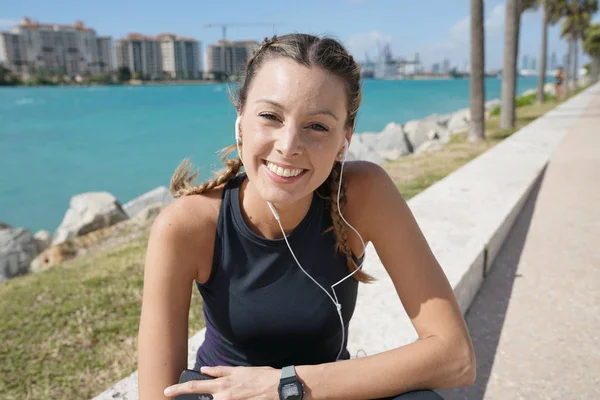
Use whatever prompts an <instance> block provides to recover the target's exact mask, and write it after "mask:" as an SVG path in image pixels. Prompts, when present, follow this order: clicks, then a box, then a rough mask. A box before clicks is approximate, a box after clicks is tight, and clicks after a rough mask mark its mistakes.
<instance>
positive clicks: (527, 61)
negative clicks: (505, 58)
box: [521, 54, 529, 69]
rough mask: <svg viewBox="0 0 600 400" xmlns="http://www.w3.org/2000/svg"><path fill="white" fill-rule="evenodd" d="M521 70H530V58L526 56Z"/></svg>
mask: <svg viewBox="0 0 600 400" xmlns="http://www.w3.org/2000/svg"><path fill="white" fill-rule="evenodd" d="M521 69H529V56H528V55H527V54H525V55H524V56H523V61H522V62H521Z"/></svg>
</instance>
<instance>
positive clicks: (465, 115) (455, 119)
mask: <svg viewBox="0 0 600 400" xmlns="http://www.w3.org/2000/svg"><path fill="white" fill-rule="evenodd" d="M470 121H471V111H470V110H469V109H468V108H463V109H462V110H459V111H457V112H455V113H454V114H452V117H451V118H450V121H448V130H449V131H450V133H451V134H454V133H459V132H466V131H468V130H469V122H470Z"/></svg>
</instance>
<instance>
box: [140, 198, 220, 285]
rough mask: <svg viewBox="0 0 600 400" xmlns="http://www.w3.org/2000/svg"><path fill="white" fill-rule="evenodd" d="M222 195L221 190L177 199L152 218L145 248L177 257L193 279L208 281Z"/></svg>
mask: <svg viewBox="0 0 600 400" xmlns="http://www.w3.org/2000/svg"><path fill="white" fill-rule="evenodd" d="M222 193H223V188H222V187H221V188H216V189H213V190H211V191H208V192H205V193H202V194H198V195H191V196H184V197H180V198H177V199H176V200H175V201H174V202H173V203H171V204H170V205H169V206H167V207H166V208H165V209H164V210H163V211H162V212H161V213H160V214H159V215H158V217H157V218H156V219H155V221H154V223H153V225H152V230H151V233H150V240H149V245H148V246H149V247H150V246H153V247H155V248H157V249H158V250H160V251H164V252H167V253H174V254H177V259H178V263H179V264H180V266H182V267H183V266H188V268H189V269H190V271H189V273H190V274H193V277H194V279H196V280H201V281H205V280H207V279H208V276H209V275H210V269H211V266H212V263H211V261H212V251H213V247H214V240H215V232H216V225H217V219H218V215H219V207H220V205H221V195H222ZM204 278H206V279H204Z"/></svg>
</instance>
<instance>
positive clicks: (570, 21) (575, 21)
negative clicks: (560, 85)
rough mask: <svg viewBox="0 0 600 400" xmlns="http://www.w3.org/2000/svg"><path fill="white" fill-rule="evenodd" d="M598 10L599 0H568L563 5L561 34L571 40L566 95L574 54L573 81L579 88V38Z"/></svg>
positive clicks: (566, 70)
mask: <svg viewBox="0 0 600 400" xmlns="http://www.w3.org/2000/svg"><path fill="white" fill-rule="evenodd" d="M596 11H598V0H567V1H565V2H564V4H563V7H562V13H563V15H564V16H565V19H564V21H563V25H562V30H561V36H562V37H564V38H566V39H567V40H568V41H569V50H568V53H567V65H566V66H565V74H566V77H567V82H566V84H565V97H567V96H568V92H569V75H570V68H571V56H573V63H574V68H573V69H574V71H573V83H574V87H575V89H576V88H577V75H578V74H577V67H578V65H577V64H578V62H577V61H578V60H577V58H578V57H577V53H578V51H577V49H578V44H577V43H578V40H579V39H582V38H583V37H584V33H585V31H586V29H587V27H588V26H589V25H590V21H591V18H592V14H593V13H595V12H596Z"/></svg>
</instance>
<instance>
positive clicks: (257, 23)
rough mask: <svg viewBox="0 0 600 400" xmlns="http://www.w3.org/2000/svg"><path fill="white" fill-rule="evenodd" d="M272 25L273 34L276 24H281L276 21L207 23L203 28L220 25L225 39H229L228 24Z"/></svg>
mask: <svg viewBox="0 0 600 400" xmlns="http://www.w3.org/2000/svg"><path fill="white" fill-rule="evenodd" d="M265 25H270V26H272V27H273V34H275V25H280V24H276V23H272V22H271V23H268V22H246V23H226V24H206V25H204V26H203V28H217V27H220V28H221V30H222V32H223V40H227V27H228V26H265Z"/></svg>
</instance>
